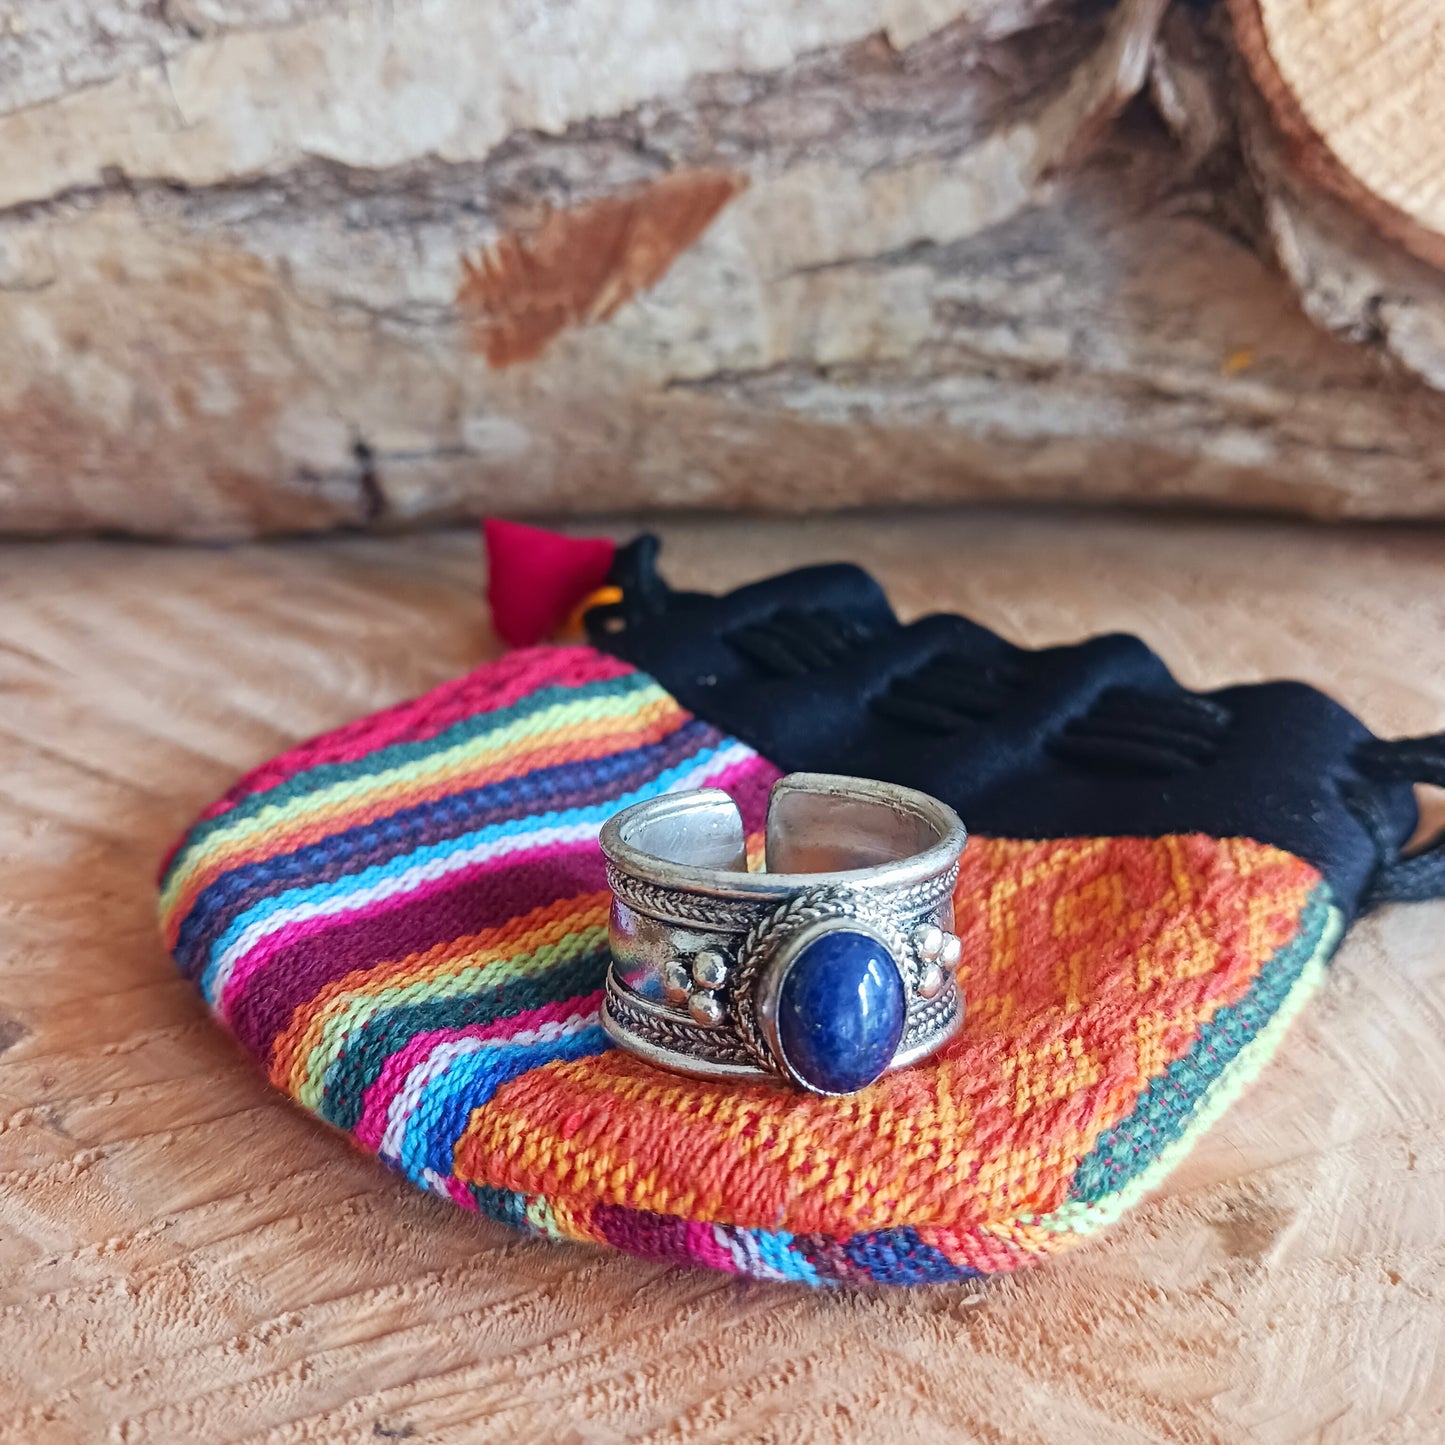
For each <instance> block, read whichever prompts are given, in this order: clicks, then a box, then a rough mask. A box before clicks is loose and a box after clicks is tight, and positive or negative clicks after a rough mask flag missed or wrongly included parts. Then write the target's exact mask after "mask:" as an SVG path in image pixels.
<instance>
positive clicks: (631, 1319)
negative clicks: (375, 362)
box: [0, 512, 1445, 1445]
mask: <svg viewBox="0 0 1445 1445" xmlns="http://www.w3.org/2000/svg"><path fill="white" fill-rule="evenodd" d="M664 531H665V534H666V536H667V549H666V552H665V554H664V555H665V563H666V567H667V569H668V571H669V573H670V575H671V576H672V577H673V579H674V580H675V581H677V582H679V583H684V584H691V585H702V586H720V585H725V584H732V583H734V582H738V581H742V580H744V579H746V578H749V577H753V576H758V575H761V574H763V573H765V572H768V571H771V570H774V569H776V568H779V567H782V566H786V565H790V564H794V563H798V562H802V561H806V560H821V559H827V558H834V557H852V558H857V559H859V560H862V561H864V562H865V563H867V564H868V565H870V566H871V567H873V568H874V569H875V570H876V571H877V573H878V574H879V575H880V576H881V577H882V578H883V579H884V580H885V582H886V583H887V585H888V586H889V588H890V590H891V592H892V594H893V597H894V599H895V601H896V603H897V604H898V605H899V607H900V609H901V610H903V611H904V612H906V613H908V614H916V613H918V612H919V611H921V610H924V609H930V608H938V607H947V608H960V609H963V610H965V611H967V612H970V613H972V614H973V615H975V616H977V617H979V618H980V619H982V620H983V621H985V622H988V623H990V624H992V625H994V626H996V627H999V628H1001V629H1002V630H1003V631H1004V632H1005V633H1007V634H1008V635H1010V636H1012V637H1015V638H1017V639H1019V640H1021V641H1025V642H1029V643H1044V642H1053V641H1059V640H1064V639H1071V638H1075V637H1077V636H1079V635H1080V634H1082V633H1084V632H1088V631H1094V630H1098V629H1108V628H1127V629H1131V630H1137V631H1139V632H1141V633H1142V634H1143V635H1144V636H1145V637H1146V638H1148V639H1149V640H1150V641H1151V642H1152V643H1154V644H1155V645H1156V646H1157V647H1158V648H1159V649H1160V650H1161V651H1162V652H1163V654H1164V655H1165V656H1166V657H1167V658H1168V659H1169V660H1170V661H1171V662H1172V664H1173V665H1174V666H1175V668H1176V670H1177V672H1178V673H1179V675H1180V676H1181V677H1182V678H1183V679H1185V680H1186V681H1188V682H1191V683H1195V684H1216V683H1222V682H1224V681H1226V680H1230V679H1235V680H1238V679H1251V678H1262V677H1268V676H1274V675H1278V674H1293V675H1297V676H1300V677H1304V678H1307V679H1309V680H1311V681H1313V682H1316V683H1318V684H1321V685H1323V686H1325V687H1327V688H1329V689H1330V690H1332V691H1333V692H1334V693H1335V694H1336V695H1338V696H1339V697H1340V698H1342V699H1343V700H1344V701H1345V702H1346V703H1348V704H1350V705H1351V706H1352V707H1354V708H1355V709H1357V710H1358V711H1359V712H1360V713H1361V714H1362V715H1363V716H1364V717H1365V718H1366V719H1367V720H1368V721H1369V722H1370V723H1371V724H1373V725H1374V726H1375V727H1376V728H1377V729H1378V730H1381V731H1383V732H1386V733H1401V732H1424V731H1427V730H1431V729H1434V728H1439V727H1440V726H1442V724H1445V644H1442V641H1441V638H1442V635H1445V588H1442V582H1445V535H1442V534H1441V533H1438V532H1433V531H1428V530H1425V531H1422V530H1418V529H1416V530H1405V529H1390V530H1384V529H1377V530H1362V529H1357V530H1339V531H1326V530H1308V529H1304V528H1297V527H1294V526H1290V525H1285V524H1272V523H1254V524H1244V523H1240V522H1226V521H1210V522H1207V523H1206V522H1201V521H1191V520H1188V519H1178V520H1173V521H1166V520H1162V519H1151V520H1142V519H1134V518H1128V517H1123V518H1105V517H1100V516H1089V517H1079V516H1074V515H1069V514H1059V513H1035V514H1032V515H1028V516H1024V515H1021V514H1018V513H1005V512H981V513H968V514H955V515H945V516H924V517H914V518H912V519H908V520H901V519H892V518H880V517H856V518H852V519H848V520H836V521H829V522H816V523H814V522H806V523H804V522H795V523H789V524H773V525H767V526H764V525H760V524H755V523H754V524H749V523H742V522H708V521H694V522H688V523H686V524H676V525H669V526H667V527H666V528H664ZM479 571H480V569H479V563H478V557H477V548H476V546H475V543H474V539H473V538H472V536H471V535H470V534H449V535H441V536H421V537H414V538H411V539H406V540H380V539H359V538H353V539H347V540H332V541H328V542H325V543H309V544H291V545H284V546H271V547H260V546H253V547H247V548H243V549H239V550H235V551H201V550H179V549H176V550H172V549H164V548H154V547H142V546H136V545H124V544H104V543H66V544H59V545H28V546H22V545H13V546H11V547H9V548H8V549H5V550H4V551H3V552H0V861H3V864H4V866H3V869H0V1439H4V1440H11V1439H14V1440H17V1441H25V1442H27V1445H28V1442H50V1441H69V1440H114V1441H126V1442H136V1441H168V1440H174V1441H206V1442H218V1441H225V1440H231V1439H236V1438H247V1439H256V1440H270V1441H278V1442H279V1441H305V1440H322V1441H328V1442H330V1441H351V1440H358V1441H359V1440H368V1441H371V1440H376V1439H399V1438H407V1439H416V1440H433V1439H436V1440H464V1441H487V1442H492V1441H528V1442H531V1441H536V1442H548V1445H554V1442H599V1445H601V1442H615V1441H618V1440H621V1439H645V1440H652V1441H659V1442H660V1441H683V1442H703V1441H708V1442H714V1441H716V1442H723V1441H733V1440H758V1441H779V1442H783V1441H786V1442H788V1445H811V1442H857V1441H864V1442H872V1441H885V1442H894V1441H897V1442H905V1441H906V1442H914V1441H925V1442H931V1441H939V1442H944V1441H948V1442H959V1441H978V1442H987V1445H1013V1442H1020V1445H1038V1442H1046V1445H1075V1442H1078V1445H1086V1442H1087V1445H1095V1442H1101V1441H1107V1442H1110V1445H1115V1442H1118V1445H1130V1442H1141V1441H1174V1442H1198V1445H1212V1442H1236V1441H1239V1442H1243V1441H1262V1442H1293V1441H1312V1442H1315V1441H1317V1442H1331V1445H1335V1442H1345V1441H1350V1442H1353V1441H1378V1442H1382V1445H1383V1442H1390V1445H1395V1442H1401V1441H1411V1440H1419V1441H1434V1440H1439V1439H1441V1438H1442V1436H1445V1353H1442V1337H1445V1248H1442V1243H1441V1240H1442V1237H1445V1142H1442V1137H1441V1124H1442V1118H1445V945H1442V941H1441V940H1442V931H1445V930H1442V925H1445V906H1441V905H1431V906H1421V907H1416V908H1413V909H1405V908H1398V909H1392V910H1389V911H1386V912H1384V913H1382V914H1380V915H1379V916H1378V917H1375V918H1372V919H1370V920H1368V921H1367V922H1365V923H1364V924H1362V925H1361V926H1360V927H1359V928H1358V929H1357V930H1356V931H1355V934H1354V935H1353V937H1352V938H1351V939H1350V940H1349V942H1348V943H1347V944H1346V946H1345V948H1344V951H1343V953H1342V954H1341V956H1340V958H1339V961H1338V963H1337V964H1336V967H1335V970H1334V976H1333V978H1332V980H1331V981H1330V983H1329V984H1328V985H1327V987H1326V989H1325V990H1324V992H1323V995H1322V996H1321V998H1320V999H1319V1000H1318V1001H1317V1002H1316V1003H1315V1004H1314V1005H1313V1006H1312V1007H1311V1008H1310V1009H1309V1011H1308V1013H1307V1015H1306V1016H1305V1018H1304V1020H1303V1022H1302V1023H1301V1024H1300V1025H1299V1026H1298V1028H1297V1029H1296V1030H1295V1032H1294V1034H1293V1035H1292V1036H1291V1038H1290V1040H1289V1041H1288V1043H1287V1045H1286V1047H1285V1049H1284V1051H1283V1054H1282V1056H1281V1057H1280V1058H1279V1059H1278V1060H1277V1061H1276V1062H1275V1063H1274V1064H1273V1065H1272V1066H1271V1068H1270V1069H1269V1070H1268V1072H1267V1074H1266V1076H1265V1078H1264V1079H1263V1080H1262V1081H1261V1083H1260V1084H1259V1085H1258V1086H1256V1088H1255V1089H1254V1090H1253V1092H1251V1093H1250V1094H1249V1095H1247V1096H1246V1098H1245V1100H1244V1101H1243V1103H1242V1104H1241V1105H1240V1106H1239V1107H1237V1108H1236V1109H1235V1110H1234V1112H1233V1113H1231V1114H1230V1115H1228V1116H1227V1118H1226V1119H1225V1121H1224V1122H1223V1124H1222V1125H1221V1126H1220V1127H1219V1128H1218V1129H1216V1131H1215V1132H1214V1133H1213V1134H1212V1135H1211V1136H1210V1137H1209V1138H1208V1139H1207V1141H1206V1142H1205V1143H1204V1144H1203V1145H1201V1147H1200V1148H1199V1149H1198V1150H1197V1151H1196V1152H1195V1154H1194V1155H1193V1156H1192V1157H1191V1158H1190V1159H1189V1160H1188V1161H1187V1162H1186V1164H1185V1165H1184V1167H1183V1168H1182V1169H1181V1170H1180V1172H1179V1173H1178V1174H1177V1175H1175V1177H1174V1179H1173V1180H1172V1182H1171V1183H1170V1185H1169V1187H1168V1188H1167V1190H1166V1191H1165V1192H1164V1193H1163V1194H1161V1195H1159V1196H1157V1197H1155V1198H1154V1199H1152V1200H1151V1201H1149V1202H1148V1203H1147V1204H1146V1205H1145V1206H1143V1207H1142V1208H1141V1209H1140V1210H1139V1211H1138V1212H1137V1213H1136V1214H1135V1215H1134V1216H1132V1218H1131V1219H1129V1220H1128V1221H1126V1222H1125V1223H1124V1224H1123V1225H1122V1226H1120V1227H1118V1228H1116V1229H1115V1230H1114V1231H1113V1232H1112V1233H1111V1234H1109V1235H1106V1236H1104V1237H1102V1238H1101V1239H1099V1240H1097V1241H1096V1242H1094V1243H1092V1244H1090V1245H1089V1246H1087V1247H1085V1248H1083V1249H1081V1250H1080V1251H1078V1252H1076V1253H1075V1254H1074V1255H1073V1256H1071V1257H1067V1258H1065V1259H1063V1260H1061V1261H1058V1262H1056V1263H1053V1264H1050V1265H1048V1266H1046V1267H1044V1268H1042V1269H1039V1270H1037V1271H1033V1272H1031V1273H1028V1274H1026V1275H1023V1276H1019V1277H1015V1278H1012V1279H1007V1280H1001V1281H998V1282H995V1283H993V1284H991V1285H989V1286H988V1287H986V1288H983V1289H969V1288H965V1287H951V1288H942V1289H936V1290H930V1291H924V1292H921V1293H913V1294H901V1293H900V1294H891V1295H886V1296H856V1295H855V1296H837V1297H818V1296H815V1295H811V1294H809V1293H806V1292H803V1291H799V1290H795V1289H792V1288H789V1287H783V1286H764V1285H755V1284H745V1283H736V1282H732V1281H730V1280H728V1279H725V1278H722V1277H720V1276H717V1275H713V1274H709V1273H704V1272H701V1271H677V1270H672V1269H667V1268H662V1267H659V1266H657V1265H653V1264H644V1263H641V1262H639V1261H636V1260H632V1259H627V1258H623V1257H619V1256H610V1255H607V1254H603V1253H600V1252H593V1251H590V1250H586V1249H581V1248H568V1247H560V1246H549V1245H546V1244H543V1243H533V1242H523V1241H521V1240H519V1239H517V1238H515V1237H512V1236H510V1235H508V1234H507V1233H506V1232H505V1231H504V1230H502V1229H501V1228H500V1227H496V1226H492V1225H489V1224H487V1223H485V1222H480V1221H478V1220H476V1219H474V1218H471V1217H467V1216H464V1215H462V1214H461V1213H460V1212H458V1211H455V1210H452V1209H450V1208H448V1207H447V1206H445V1205H443V1204H442V1203H440V1202H439V1201H437V1200H434V1199H430V1198H425V1197H423V1196H421V1195H420V1194H418V1193H416V1192H415V1191H414V1190H412V1189H411V1188H410V1187H409V1186H408V1185H406V1184H405V1183H403V1182H402V1181H401V1180H400V1179H399V1178H397V1177H395V1176H393V1175H391V1174H389V1173H387V1172H386V1171H385V1170H383V1169H382V1168H381V1166H379V1165H377V1164H375V1163H374V1162H373V1161H371V1160H370V1159H368V1158H365V1157H363V1156H361V1155H359V1154H357V1153H355V1152H353V1151H352V1150H351V1149H350V1148H348V1147H347V1145H346V1144H345V1143H344V1142H343V1141H342V1140H341V1139H340V1138H339V1137H338V1136H336V1135H334V1134H332V1133H330V1132H328V1131H327V1130H326V1129H325V1128H323V1127H322V1126H321V1125H319V1124H317V1123H316V1122H314V1121H313V1120H311V1119H309V1118H307V1117H305V1116H303V1115H302V1114H300V1113H299V1112H298V1111H296V1110H295V1109H293V1108H292V1107H290V1106H288V1105H287V1104H284V1103H283V1102H282V1101H281V1100H280V1098H279V1097H278V1096H277V1095H275V1094H273V1093H271V1092H270V1091H269V1090H268V1089H267V1088H266V1087H264V1086H263V1085H262V1083H261V1082H260V1080H259V1079H258V1077H257V1076H256V1075H255V1074H254V1073H253V1072H252V1071H251V1069H250V1067H249V1066H248V1065H247V1064H246V1063H245V1062H244V1061H243V1060H242V1059H241V1057H240V1056H239V1055H238V1053H237V1052H236V1050H235V1049H234V1048H233V1046H232V1045H231V1044H230V1042H229V1041H228V1040H227V1039H226V1038H225V1037H224V1036H223V1035H221V1034H220V1033H219V1032H218V1031H217V1029H216V1028H215V1027H213V1025H212V1024H211V1023H210V1022H209V1020H208V1019H207V1018H206V1016H205V1015H204V1014H203V1012H202V1010H201V1008H200V1006H199V1005H198V1003H197V1002H196V1000H195V999H194V997H193V996H192V994H191V992H190V989H189V988H188V987H187V986H186V985H184V984H183V983H182V982H180V981H179V979H178V978H177V977H176V976H175V975H174V974H173V973H172V970H171V965H170V963H169V961H168V960H167V958H166V956H165V954H164V952H163V950H162V948H161V946H160V944H159V942H158V940H157V937H156V931H155V927H154V924H153V916H152V879H153V876H154V873H155V870H156V866H157V863H158V861H159V859H160V857H161V854H162V852H163V850H164V849H165V848H166V846H167V845H168V843H169V842H170V841H171V839H172V837H173V836H174V835H175V834H176V833H177V831H178V830H179V829H180V828H181V827H182V826H183V825H184V824H185V823H186V822H187V821H188V820H189V818H190V817H191V816H192V814H193V813H194V812H195V811H196V810H197V809H199V808H200V807H201V806H203V805H204V804H205V803H206V802H208V801H209V800H210V799H211V798H212V797H213V796H214V795H215V794H216V793H218V792H219V791H220V790H222V789H223V788H224V787H225V786H226V785H227V784H228V783H229V782H230V781H231V779H232V777H233V775H234V774H236V773H237V772H238V771H240V770H241V769H243V768H245V767H247V766H249V765H251V764H253V763H256V762H259V761H261V760H262V759H264V758H266V757H268V756H269V755H271V754H272V753H274V752H276V751H277V750H278V749H281V748H283V747H285V746H286V745H288V744H289V743H291V742H293V741H295V740H296V739H299V738H301V737H302V736H304V735H306V734H309V733H312V732H314V731H316V730H319V729H322V728H327V727H330V726H332V725H334V724H337V723H340V722H342V721H344V720H347V719H350V718H352V717H354V716H356V715H357V714H359V713H362V712H364V711H366V710H368V709H371V708H374V707H377V706H379V705H381V704H384V703H387V702H390V701H392V700H394V699H398V698H401V697H403V696H405V695H407V694H411V693H414V692H416V691H417V690H419V689H421V688H424V687H426V686H428V685H429V684H432V683H435V682H438V681H440V680H442V679H444V678H446V677H448V676H451V675H453V674H455V673H457V672H459V671H461V670H462V669H465V668H467V667H469V666H471V665H472V664H475V663H477V662H479V661H481V660H482V659H484V658H486V657H488V656H490V655H492V654H493V652H494V651H495V644H494V642H493V640H492V638H491V637H490V636H489V634H488V630H487V626H486V622H485V619H484V615H483V610H482V606H481V603H480V601H479V587H480V576H479Z"/></svg>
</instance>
